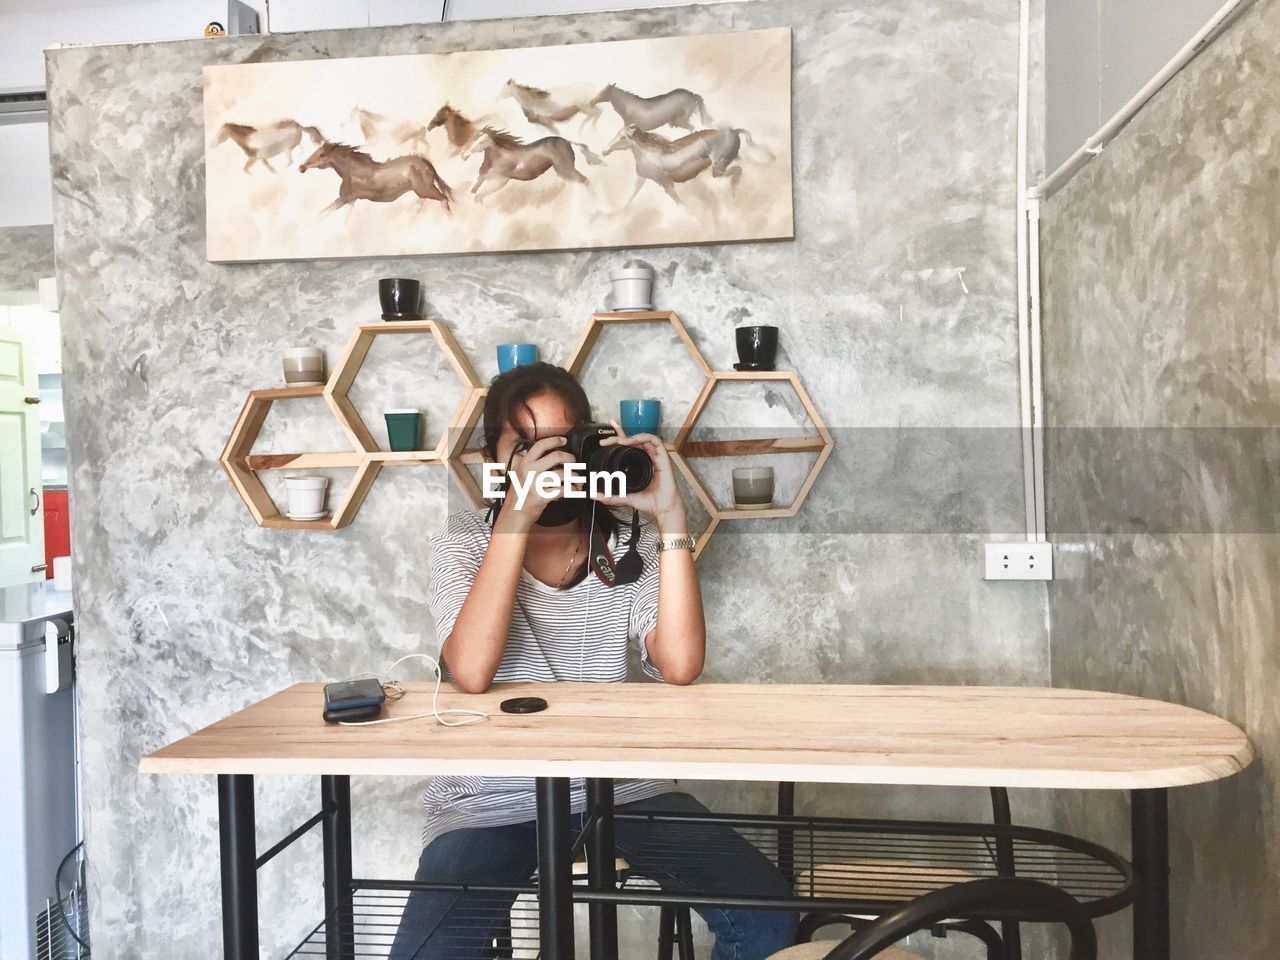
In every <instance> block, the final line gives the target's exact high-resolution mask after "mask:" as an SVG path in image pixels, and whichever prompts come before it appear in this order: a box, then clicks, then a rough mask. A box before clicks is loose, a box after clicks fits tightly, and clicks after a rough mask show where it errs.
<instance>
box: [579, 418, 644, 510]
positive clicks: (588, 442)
mask: <svg viewBox="0 0 1280 960" xmlns="http://www.w3.org/2000/svg"><path fill="white" fill-rule="evenodd" d="M616 435H617V431H616V430H614V429H613V427H611V426H609V424H607V423H580V424H578V425H577V426H576V427H574V428H573V429H571V430H570V431H569V432H568V433H566V434H565V437H564V446H563V447H562V448H561V449H562V450H564V451H565V452H566V453H568V454H569V456H571V457H573V459H574V460H576V461H577V462H578V463H581V464H585V465H586V468H587V476H588V477H590V476H591V475H592V474H594V473H601V472H603V473H621V474H622V475H623V476H624V477H625V478H626V481H627V492H628V493H635V492H636V491H638V490H643V489H644V488H645V487H647V486H649V484H650V483H651V482H652V481H653V460H651V459H650V458H649V454H647V453H645V452H644V451H643V450H641V449H639V448H638V447H624V446H617V445H610V446H607V447H602V446H600V441H601V440H603V439H605V438H606V437H612V436H616Z"/></svg>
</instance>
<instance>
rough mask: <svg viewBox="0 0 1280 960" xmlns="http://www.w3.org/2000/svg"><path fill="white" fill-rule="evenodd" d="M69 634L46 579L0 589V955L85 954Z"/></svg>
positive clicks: (64, 601)
mask: <svg viewBox="0 0 1280 960" xmlns="http://www.w3.org/2000/svg"><path fill="white" fill-rule="evenodd" d="M73 637H74V622H73V618H72V608H71V594H70V593H64V592H61V591H58V590H55V589H54V588H53V584H52V581H43V582H41V583H32V584H23V585H20V586H14V587H6V588H3V589H0V960H78V958H81V957H87V956H88V949H87V944H88V932H87V928H86V924H85V923H84V917H83V914H84V907H85V902H84V888H83V882H82V868H83V856H82V853H83V850H82V848H80V847H79V840H80V823H79V804H78V795H77V789H76V787H77V741H78V738H77V736H76V716H75V690H74V686H73V683H72V680H73V677H72V664H73V659H72V654H73ZM60 868H61V869H60ZM64 918H65V919H64ZM81 941H83V944H82V943H81Z"/></svg>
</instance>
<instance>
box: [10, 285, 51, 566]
mask: <svg viewBox="0 0 1280 960" xmlns="http://www.w3.org/2000/svg"><path fill="white" fill-rule="evenodd" d="M0 312H6V313H7V311H4V310H3V308H0ZM39 386H40V382H39V379H38V377H37V374H36V365H35V362H34V350H33V348H32V343H31V341H30V339H29V338H28V337H27V336H26V335H25V334H23V333H20V332H18V331H17V330H15V329H14V328H12V327H9V326H4V325H0V587H5V586H12V585H13V584H15V583H30V582H32V581H36V580H41V579H43V578H44V516H43V514H42V512H41V510H40V507H41V506H42V504H41V502H40V490H41V487H40V416H39V412H38V411H39V409H40V408H39V407H38V406H37V405H36V404H38V403H39V401H40V390H39Z"/></svg>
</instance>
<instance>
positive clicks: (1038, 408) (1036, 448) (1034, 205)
mask: <svg viewBox="0 0 1280 960" xmlns="http://www.w3.org/2000/svg"><path fill="white" fill-rule="evenodd" d="M1027 216H1028V219H1029V221H1030V223H1029V234H1030V237H1029V241H1028V248H1029V254H1028V258H1027V259H1028V262H1029V265H1030V276H1029V283H1028V286H1029V288H1030V294H1031V318H1030V319H1031V450H1032V457H1031V462H1032V464H1033V465H1034V467H1035V470H1034V474H1035V512H1036V527H1035V539H1036V540H1038V541H1040V542H1043V541H1044V539H1045V534H1046V519H1045V512H1046V498H1045V490H1044V380H1043V376H1042V374H1043V370H1044V367H1043V364H1042V362H1041V359H1042V349H1043V348H1042V346H1041V343H1040V318H1041V315H1042V312H1041V311H1042V307H1041V301H1040V201H1039V200H1034V199H1033V200H1031V201H1030V202H1029V203H1028V204H1027Z"/></svg>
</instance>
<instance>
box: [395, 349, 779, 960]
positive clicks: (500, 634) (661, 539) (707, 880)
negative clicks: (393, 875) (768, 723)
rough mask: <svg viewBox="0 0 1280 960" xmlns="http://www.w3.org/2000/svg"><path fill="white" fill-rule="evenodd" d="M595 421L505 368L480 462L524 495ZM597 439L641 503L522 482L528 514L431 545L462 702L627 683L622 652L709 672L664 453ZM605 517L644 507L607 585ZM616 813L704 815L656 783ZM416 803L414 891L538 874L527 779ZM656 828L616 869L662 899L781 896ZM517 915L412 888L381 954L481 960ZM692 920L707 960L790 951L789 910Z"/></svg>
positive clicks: (574, 389) (458, 780)
mask: <svg viewBox="0 0 1280 960" xmlns="http://www.w3.org/2000/svg"><path fill="white" fill-rule="evenodd" d="M590 420H591V407H590V404H589V403H588V401H587V396H586V394H585V393H584V392H583V390H582V387H581V386H580V385H579V383H578V382H577V380H575V379H574V378H573V376H572V375H571V374H570V373H568V372H567V371H565V370H562V369H561V368H559V367H554V366H551V365H550V364H546V363H535V364H529V365H526V366H521V367H516V368H514V369H512V370H510V371H508V372H507V373H504V374H502V375H500V376H498V377H497V378H495V379H494V381H493V383H492V384H491V385H490V387H489V395H488V397H487V399H486V401H485V409H484V453H485V458H486V460H488V461H489V462H493V463H502V464H506V465H508V467H507V469H508V474H509V475H511V476H512V477H513V478H518V480H519V483H520V487H521V489H524V487H525V484H526V482H528V481H529V480H531V479H533V475H536V474H538V473H541V472H544V471H556V472H557V473H559V471H560V469H561V468H562V467H563V465H564V464H566V463H570V462H572V458H571V457H570V456H569V455H568V454H567V453H565V451H564V450H563V449H562V447H563V446H564V435H565V434H566V433H567V432H568V430H569V429H570V428H571V427H573V426H574V425H576V424H580V423H587V422H590ZM606 442H607V443H608V442H617V443H623V444H629V445H633V446H636V447H638V448H640V449H642V450H644V452H645V453H647V454H648V455H649V457H650V458H651V459H652V461H653V466H654V475H653V480H652V482H651V483H650V484H649V485H648V486H647V487H646V488H645V489H644V490H642V491H639V492H629V493H628V495H627V496H626V497H624V498H609V499H606V498H600V499H599V500H597V501H591V500H585V499H563V498H547V497H545V496H540V495H539V494H538V492H537V483H536V482H533V483H529V485H528V494H527V496H526V498H525V500H524V502H523V504H521V505H517V501H516V497H515V496H514V495H513V496H511V497H508V498H506V499H505V500H502V501H499V502H497V503H496V504H495V507H494V509H493V510H491V511H490V512H489V513H490V515H489V516H488V517H486V515H485V513H484V512H479V513H471V512H463V513H457V514H454V515H453V516H451V517H450V518H449V519H448V520H447V521H446V522H445V524H444V526H443V528H442V529H441V530H440V531H439V532H438V533H437V534H436V536H435V537H434V539H433V541H432V551H431V608H432V613H433V614H434V616H435V620H436V631H437V635H438V636H439V637H440V638H441V641H442V647H441V660H442V661H443V665H444V667H445V669H447V671H448V673H449V675H450V676H451V679H452V680H453V683H454V685H455V686H456V687H457V688H459V689H461V690H465V691H467V692H470V693H480V692H483V691H484V690H486V689H488V687H489V685H490V684H491V683H493V682H494V681H513V680H521V681H542V682H550V681H554V680H574V681H590V682H598V683H621V682H623V681H625V680H626V678H627V660H628V650H629V648H630V647H631V646H633V645H634V646H635V647H636V648H637V649H638V652H639V656H640V663H641V666H642V667H643V669H644V671H645V673H647V674H648V675H649V676H650V677H652V678H654V679H656V680H661V681H664V682H666V683H676V684H688V683H692V682H693V681H694V680H695V679H697V677H698V674H699V673H701V672H702V664H703V654H704V648H705V628H704V624H703V615H702V596H701V594H700V593H699V590H698V577H697V573H696V571H695V569H694V564H693V553H692V549H691V548H692V541H691V540H689V539H688V527H687V521H686V518H685V509H684V502H683V500H682V499H681V497H680V493H679V490H678V489H677V487H676V478H675V472H674V468H673V465H672V463H671V460H670V458H669V457H668V456H667V451H666V448H665V447H664V446H663V444H662V441H661V440H659V439H658V438H657V437H654V436H649V435H647V434H642V435H638V436H634V437H622V436H621V431H619V437H618V438H617V439H616V440H609V441H606ZM610 506H614V507H629V508H632V509H633V510H634V509H639V510H641V511H643V512H644V513H645V514H647V515H648V517H649V520H648V521H647V522H645V523H644V524H643V525H641V526H640V527H639V528H638V537H639V541H638V546H639V550H640V555H641V558H642V560H643V567H642V568H641V570H640V572H639V577H638V579H636V580H634V581H633V582H631V583H622V582H619V583H618V584H616V585H614V586H612V587H608V586H605V582H606V580H605V579H602V578H600V577H598V576H597V574H596V573H595V572H594V571H593V570H592V569H591V567H590V564H589V563H588V562H587V557H588V554H589V553H590V552H591V551H589V550H588V544H589V542H590V538H592V537H593V536H596V535H599V536H600V537H601V539H602V540H604V541H605V542H607V543H608V545H609V548H610V550H611V551H612V553H613V555H614V557H618V556H620V555H621V554H622V553H624V552H625V551H626V548H627V547H628V546H630V539H631V537H633V536H636V535H637V534H636V533H635V532H633V531H636V529H637V528H636V526H635V525H634V524H627V525H620V524H619V522H618V519H617V518H616V517H615V516H614V514H613V513H612V512H611V511H610V509H609V507H610ZM621 568H622V564H619V569H621ZM622 579H626V578H625V577H620V578H619V580H622ZM571 799H572V804H573V810H574V814H575V817H574V821H575V826H578V827H580V825H581V811H582V809H583V807H584V806H585V797H584V785H583V783H582V782H581V781H579V780H575V781H574V782H573V785H572V797H571ZM615 802H616V804H617V809H618V810H619V811H628V812H651V813H663V812H688V811H705V809H706V808H705V807H703V806H702V805H701V804H700V803H698V802H697V801H696V800H694V799H693V798H692V797H691V796H689V795H688V794H685V793H680V792H678V791H677V790H676V786H675V784H674V783H672V782H667V781H662V782H660V781H652V780H646V781H637V780H629V781H620V782H618V783H617V784H616V786H615ZM424 805H425V806H426V809H427V826H426V829H425V831H424V835H423V844H424V849H423V851H422V856H421V858H420V860H419V864H418V872H417V879H418V880H422V881H426V880H434V881H451V882H472V883H485V882H488V883H507V884H511V883H524V882H527V881H529V880H530V879H531V878H532V877H533V875H534V871H535V869H536V866H537V852H536V837H535V828H534V823H533V820H534V816H535V812H536V811H535V804H534V796H533V783H532V781H531V780H529V779H527V778H518V777H437V778H436V779H435V780H433V781H432V783H431V786H430V788H429V789H428V791H427V795H426V797H425V798H424ZM657 829H661V828H660V827H656V826H653V825H649V824H642V823H638V822H634V821H623V822H619V823H618V825H617V830H616V842H617V848H618V855H619V856H620V857H623V858H625V859H626V860H627V861H628V863H629V864H630V867H631V871H632V873H633V874H634V875H636V876H642V877H647V878H649V879H652V880H654V881H656V882H658V883H659V884H660V885H661V886H662V887H663V888H664V889H671V890H683V891H698V890H705V889H708V888H710V887H712V886H713V885H715V883H716V881H717V880H721V881H722V882H723V879H724V875H725V874H729V875H730V876H732V878H733V885H734V887H735V892H738V893H740V894H759V895H771V896H789V895H791V889H790V886H789V885H788V884H787V882H786V881H785V880H784V879H783V877H782V875H781V874H780V873H778V871H777V869H776V868H775V867H774V866H773V864H772V863H771V862H770V861H769V860H768V858H766V857H765V856H764V855H763V854H761V853H760V852H759V851H758V850H756V849H755V848H754V847H753V846H751V845H750V844H749V843H747V842H746V841H745V840H743V839H742V838H741V837H740V836H739V835H738V834H737V833H735V832H733V831H731V830H727V829H726V828H712V827H707V828H704V829H701V830H699V831H697V834H698V836H699V837H701V838H702V839H703V841H705V842H706V843H708V844H709V845H712V844H713V845H714V849H715V856H714V857H711V856H705V857H700V856H698V855H697V852H698V851H697V849H696V843H697V841H694V843H693V849H690V847H689V846H688V845H687V841H689V840H692V839H693V838H692V836H682V838H681V843H682V844H684V847H683V850H682V853H683V855H682V856H681V857H680V858H679V863H678V865H677V864H675V863H664V862H663V860H662V858H661V855H660V854H656V853H655V852H654V851H655V850H659V849H663V848H666V849H669V846H668V845H667V844H666V843H665V842H655V841H656V840H657V839H658V838H656V837H655V836H654V834H653V831H654V830H657ZM668 829H669V828H668ZM693 833H694V831H682V834H689V835H692V834H693ZM708 850H710V846H709V847H708ZM510 905H511V900H510V899H509V898H507V897H505V896H494V895H487V896H486V895H484V894H458V893H452V892H441V891H415V892H414V893H413V894H411V895H410V897H409V901H408V903H407V904H406V906H405V911H404V915H403V917H402V919H401V921H400V928H399V930H398V931H397V934H396V939H395V944H394V946H393V948H392V951H391V957H392V958H393V960H408V958H410V957H413V958H435V960H459V958H468V960H469V958H481V957H487V956H489V954H490V950H491V947H490V945H491V943H492V940H493V937H494V936H495V933H496V931H497V930H498V928H499V927H500V925H501V924H502V923H503V921H505V919H506V917H507V913H508V910H509V908H510ZM699 913H700V914H701V915H702V917H703V919H704V920H706V922H707V924H708V926H709V927H710V928H711V930H712V931H713V932H714V933H715V936H716V947H715V952H714V953H713V954H712V960H763V958H765V957H767V956H769V955H770V954H772V953H774V952H776V951H777V950H780V949H782V948H783V947H787V946H790V945H791V943H792V942H793V937H794V933H795V917H794V916H793V915H791V914H789V913H785V912H780V911H746V910H720V909H715V908H708V909H705V910H700V911H699ZM655 921H656V915H655ZM655 936H656V930H655ZM424 944H425V946H424Z"/></svg>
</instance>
